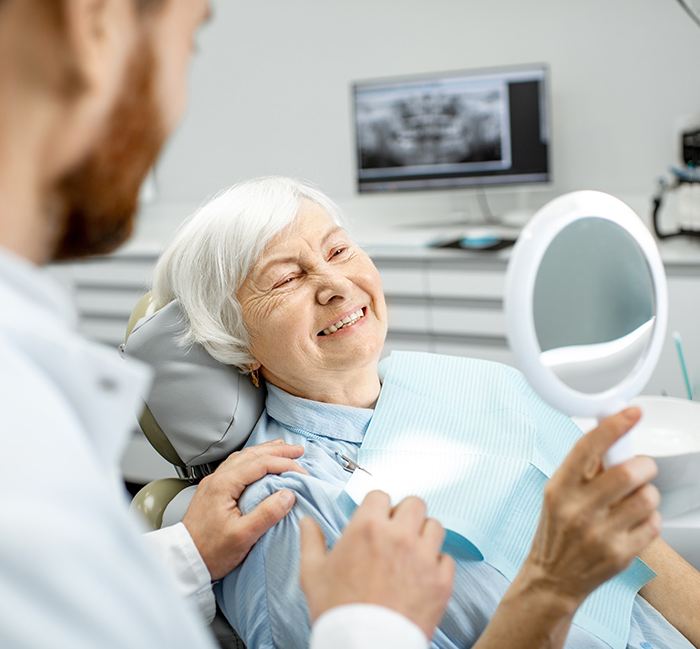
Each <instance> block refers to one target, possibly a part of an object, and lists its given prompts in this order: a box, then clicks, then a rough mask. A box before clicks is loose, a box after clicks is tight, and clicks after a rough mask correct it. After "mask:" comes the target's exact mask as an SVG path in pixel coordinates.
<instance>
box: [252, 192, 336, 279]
mask: <svg viewBox="0 0 700 649" xmlns="http://www.w3.org/2000/svg"><path fill="white" fill-rule="evenodd" d="M336 232H344V230H343V227H342V225H341V224H339V223H338V222H337V221H336V220H335V219H334V218H333V216H332V215H331V214H329V213H328V211H327V210H326V209H325V208H323V207H322V206H321V205H318V204H317V203H313V202H312V201H310V200H308V199H303V200H302V201H301V202H300V204H299V210H298V212H297V215H296V217H295V218H294V220H293V221H292V222H291V223H290V224H289V225H287V226H286V227H285V228H283V229H282V230H281V231H280V232H278V233H277V234H276V235H275V236H274V237H272V239H270V241H269V242H268V244H267V245H266V246H265V248H264V249H263V251H262V254H261V255H260V258H259V259H258V261H257V263H256V264H255V266H256V267H259V266H260V264H261V263H265V262H266V261H268V260H269V259H271V258H273V257H277V256H280V255H285V254H294V253H298V252H300V248H304V247H309V248H312V249H315V248H317V247H320V246H322V245H323V244H324V243H325V241H326V240H327V239H328V238H329V237H331V236H332V235H333V234H334V233H336Z"/></svg>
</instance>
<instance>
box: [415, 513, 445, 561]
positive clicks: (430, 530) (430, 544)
mask: <svg viewBox="0 0 700 649" xmlns="http://www.w3.org/2000/svg"><path fill="white" fill-rule="evenodd" d="M421 537H422V538H423V541H424V543H425V545H426V547H427V549H428V551H431V552H434V553H435V554H440V551H441V550H442V544H443V543H444V542H445V528H444V527H443V526H442V524H441V523H440V522H439V521H437V520H435V519H434V518H429V519H427V520H426V521H425V523H424V525H423V530H422V531H421Z"/></svg>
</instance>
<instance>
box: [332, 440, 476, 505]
mask: <svg viewBox="0 0 700 649" xmlns="http://www.w3.org/2000/svg"><path fill="white" fill-rule="evenodd" d="M478 458H479V455H478V454H477V452H476V449H475V448H474V447H473V446H472V445H470V444H465V443H460V442H457V441H453V440H446V439H439V438H438V436H436V435H435V434H434V433H431V432H429V431H425V432H416V431H411V432H410V433H406V434H401V435H397V436H396V438H395V439H394V440H392V441H391V443H388V444H387V448H384V449H372V448H362V449H361V450H360V454H359V457H358V463H359V465H360V466H362V468H363V469H366V471H368V472H369V474H371V475H368V473H366V472H365V471H362V470H357V471H355V473H354V474H353V477H352V479H351V481H350V482H349V483H348V485H347V487H346V490H347V492H348V494H349V495H350V497H351V498H352V499H353V500H354V501H355V502H357V503H359V502H361V501H362V499H363V498H364V496H365V495H366V494H367V493H368V492H369V491H371V490H373V489H381V490H382V491H386V492H387V493H388V494H389V495H390V497H391V501H392V503H394V504H396V503H397V502H398V501H400V500H401V499H402V498H405V497H406V496H420V497H421V498H427V497H429V496H430V495H431V494H434V493H437V492H443V491H444V490H446V489H448V488H449V487H450V486H451V485H453V484H455V483H457V482H459V481H460V479H461V476H462V475H463V474H464V472H465V471H467V470H468V469H469V468H470V467H471V466H472V465H473V464H474V463H476V462H478Z"/></svg>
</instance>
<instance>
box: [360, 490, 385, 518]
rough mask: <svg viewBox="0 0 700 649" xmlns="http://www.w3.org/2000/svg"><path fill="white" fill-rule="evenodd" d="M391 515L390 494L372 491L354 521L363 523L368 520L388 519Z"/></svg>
mask: <svg viewBox="0 0 700 649" xmlns="http://www.w3.org/2000/svg"><path fill="white" fill-rule="evenodd" d="M390 513H391V499H390V498H389V494H387V493H385V492H383V491H379V490H374V491H370V492H369V493H368V494H367V495H366V496H365V498H364V500H363V501H362V504H361V505H360V506H359V507H358V508H357V510H356V511H355V513H354V514H353V520H356V521H358V523H361V522H363V521H365V520H367V519H373V518H378V517H381V518H388V517H389V514H390Z"/></svg>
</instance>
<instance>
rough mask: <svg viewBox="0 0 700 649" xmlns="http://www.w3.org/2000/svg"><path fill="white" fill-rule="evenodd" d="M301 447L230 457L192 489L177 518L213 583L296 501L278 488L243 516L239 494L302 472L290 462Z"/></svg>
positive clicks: (273, 445) (267, 447) (270, 445)
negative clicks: (271, 476) (274, 476)
mask: <svg viewBox="0 0 700 649" xmlns="http://www.w3.org/2000/svg"><path fill="white" fill-rule="evenodd" d="M303 453H304V448H303V447H302V446H292V445H290V444H285V443H284V442H283V441H282V440H281V439H280V440H275V441H273V442H266V443H265V444H260V445H258V446H251V447H249V448H246V449H243V450H242V451H238V452H236V453H231V455H229V456H228V457H227V458H226V460H224V461H223V462H222V463H221V465H220V466H219V467H218V468H217V469H216V471H214V473H212V474H211V475H208V476H207V477H206V478H204V479H203V480H202V481H201V482H200V483H199V485H198V486H197V491H195V494H194V496H193V498H192V502H190V506H189V507H188V509H187V512H186V513H185V517H184V518H183V519H182V522H183V523H184V525H185V527H186V528H187V531H188V532H189V533H190V536H191V537H192V540H193V541H194V544H195V546H196V547H197V550H198V551H199V554H200V555H201V557H202V560H203V561H204V563H205V565H206V566H207V569H208V570H209V573H210V574H211V578H212V580H214V579H221V577H224V576H225V575H227V574H228V573H229V572H231V570H233V569H234V568H235V567H236V566H237V565H238V564H239V563H241V561H243V559H245V557H246V555H247V554H248V552H249V551H250V548H252V547H253V544H254V543H255V542H256V541H257V540H258V539H259V538H260V537H261V536H262V535H263V534H264V533H265V532H267V530H269V529H270V528H271V527H272V526H273V525H275V524H276V523H277V522H279V521H280V520H281V519H282V518H284V517H285V516H286V515H287V514H288V513H289V511H290V510H291V508H292V506H293V505H294V502H295V497H294V494H293V493H292V492H291V491H289V490H287V489H283V490H282V491H278V492H277V493H275V494H272V495H271V496H268V497H267V498H265V500H263V501H262V502H261V503H260V504H259V505H258V506H257V507H256V508H255V509H254V510H253V511H251V512H248V513H247V514H246V515H243V514H242V513H241V511H240V509H238V499H239V498H240V496H241V494H242V493H243V490H244V489H245V488H246V487H247V486H248V485H249V484H251V483H253V482H255V481H256V480H260V478H262V477H263V476H264V475H266V474H268V473H284V472H285V471H296V472H297V473H306V471H305V470H304V469H303V468H302V467H300V466H299V465H298V464H297V463H296V462H294V460H295V459H297V458H299V457H301V455H303Z"/></svg>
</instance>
